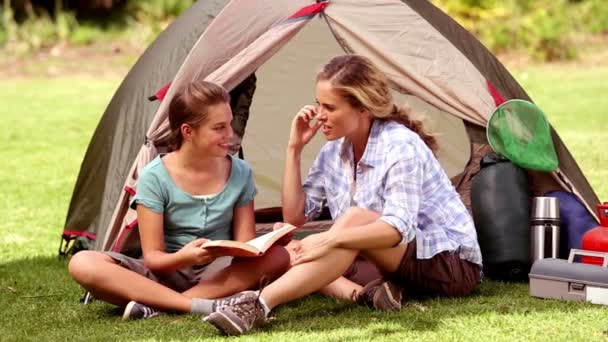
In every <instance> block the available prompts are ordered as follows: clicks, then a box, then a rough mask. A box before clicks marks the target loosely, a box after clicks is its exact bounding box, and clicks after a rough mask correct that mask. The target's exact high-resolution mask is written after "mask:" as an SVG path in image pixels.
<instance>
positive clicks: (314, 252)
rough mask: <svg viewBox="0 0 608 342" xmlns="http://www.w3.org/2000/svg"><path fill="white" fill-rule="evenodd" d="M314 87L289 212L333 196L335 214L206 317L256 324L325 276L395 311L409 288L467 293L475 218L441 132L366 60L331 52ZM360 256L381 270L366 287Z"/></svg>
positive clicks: (299, 140)
mask: <svg viewBox="0 0 608 342" xmlns="http://www.w3.org/2000/svg"><path fill="white" fill-rule="evenodd" d="M316 96H317V101H318V106H305V107H304V108H303V109H302V110H301V111H300V112H298V113H297V115H296V116H295V118H294V120H293V123H292V127H291V134H290V138H289V143H288V147H287V158H286V165H285V175H284V180H283V182H284V184H283V196H282V201H283V210H284V217H285V220H286V221H287V222H290V223H292V224H296V225H298V224H302V223H303V222H305V221H306V220H311V219H314V218H315V217H316V216H317V215H319V213H320V211H321V208H322V206H323V205H325V204H326V205H327V206H328V207H329V210H330V212H331V215H332V217H333V218H334V219H335V223H334V225H333V226H332V227H331V229H330V230H328V231H327V232H324V233H320V234H316V235H311V236H309V237H307V238H305V239H304V240H302V241H301V244H300V245H299V246H298V247H296V256H295V262H293V265H292V267H291V269H290V270H289V271H287V272H286V273H285V274H284V275H282V276H281V277H280V278H278V279H277V280H275V281H274V282H273V283H271V284H270V285H268V286H267V287H265V288H264V290H263V291H262V292H261V293H260V294H259V297H258V298H253V297H248V299H246V300H242V301H240V302H239V303H238V304H234V305H229V306H226V307H223V308H221V309H220V310H218V311H216V312H214V313H212V314H210V315H209V316H207V317H206V318H205V320H206V321H209V322H211V323H212V324H213V325H215V326H216V327H217V328H218V329H220V330H221V331H223V332H224V333H226V334H228V335H239V334H242V333H244V332H246V331H249V330H251V329H253V328H254V327H256V326H257V325H259V324H260V323H262V322H264V321H265V320H266V316H267V315H268V312H269V311H270V310H271V309H273V308H274V307H276V306H277V305H280V304H282V303H286V302H289V301H292V300H294V299H296V298H300V297H302V296H304V295H307V294H309V293H312V292H315V291H318V290H320V289H322V288H324V287H326V286H328V285H330V287H332V286H333V288H334V289H336V288H337V289H340V291H342V292H343V293H349V292H352V293H354V295H353V296H352V297H351V298H352V299H353V300H355V301H357V302H359V303H363V304H367V305H369V306H371V307H374V308H377V309H385V310H397V309H399V308H400V307H401V293H403V294H404V295H405V296H406V297H410V296H426V295H442V296H466V295H469V294H471V293H472V292H473V291H474V289H475V288H476V287H477V285H478V284H479V282H480V279H481V253H480V250H479V245H478V243H477V237H476V233H475V228H474V226H473V222H472V219H471V217H470V216H469V214H468V212H467V210H466V209H465V207H464V205H463V204H462V202H461V200H460V198H459V196H458V194H457V192H456V191H455V189H454V187H453V186H452V185H451V183H450V181H449V179H448V177H447V176H446V174H445V172H444V171H443V170H442V168H441V166H440V165H439V163H438V161H437V159H436V158H435V157H434V155H433V150H435V149H436V146H437V144H436V141H435V139H434V138H433V137H432V136H431V135H429V134H427V133H426V132H425V131H424V130H423V128H422V126H421V124H420V122H418V121H414V120H411V119H410V118H409V114H408V110H406V109H405V108H400V107H398V106H396V105H395V104H394V103H393V99H392V97H391V93H390V88H389V83H388V80H387V78H386V77H385V76H384V74H383V73H382V72H381V71H380V70H379V69H378V68H377V67H375V66H374V65H373V64H372V63H371V62H370V61H369V60H368V59H367V58H364V57H361V56H355V55H347V56H339V57H335V58H333V59H332V60H331V61H330V62H329V63H328V64H327V65H326V66H325V67H324V68H323V70H322V71H321V72H320V73H319V75H318V77H317V84H316ZM315 120H316V122H315ZM318 130H321V131H322V132H323V134H324V135H325V138H326V139H327V140H328V143H327V144H326V145H325V146H324V147H323V148H322V150H321V152H320V153H319V155H318V157H317V159H316V161H315V162H314V164H313V166H312V168H311V170H310V172H309V174H308V177H307V178H306V181H305V182H304V184H302V183H301V176H300V171H299V170H300V157H301V152H302V149H303V148H304V146H305V145H306V144H307V143H308V142H309V141H310V140H311V138H312V137H313V136H314V135H315V134H316V133H317V131H318ZM358 255H363V256H364V257H365V258H366V259H367V260H369V261H371V262H373V263H374V264H375V265H376V266H377V267H378V268H379V269H380V270H381V271H382V272H383V274H384V278H383V279H379V280H377V281H374V282H372V283H370V284H368V285H366V286H365V287H361V286H360V285H357V284H355V283H353V282H350V281H349V280H347V279H345V278H342V277H341V275H342V274H343V273H344V271H345V270H346V269H347V268H348V267H349V265H351V264H352V263H353V261H354V260H355V258H356V257H357V256H358ZM237 296H238V295H237Z"/></svg>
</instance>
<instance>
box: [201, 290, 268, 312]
mask: <svg viewBox="0 0 608 342" xmlns="http://www.w3.org/2000/svg"><path fill="white" fill-rule="evenodd" d="M257 298H258V293H257V292H256V291H243V292H239V293H237V294H235V295H232V296H228V297H223V298H218V299H216V300H214V301H213V305H212V310H211V312H215V311H218V310H219V309H222V308H225V307H228V306H232V305H236V304H239V303H242V302H246V301H248V300H251V299H257Z"/></svg>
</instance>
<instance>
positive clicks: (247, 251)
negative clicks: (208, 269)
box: [201, 224, 296, 257]
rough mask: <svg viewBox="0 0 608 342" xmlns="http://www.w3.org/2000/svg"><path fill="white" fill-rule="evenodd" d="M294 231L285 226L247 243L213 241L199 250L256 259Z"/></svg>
mask: <svg viewBox="0 0 608 342" xmlns="http://www.w3.org/2000/svg"><path fill="white" fill-rule="evenodd" d="M294 229H296V227H295V226H292V225H290V224H285V225H284V226H283V227H281V228H279V229H277V230H274V231H272V232H270V233H267V234H264V235H262V236H258V237H257V238H255V239H253V240H249V241H247V242H240V241H232V240H213V241H208V242H206V243H204V244H203V245H202V246H201V248H205V249H206V250H208V251H210V252H212V253H214V254H217V255H228V256H235V257H258V256H261V255H263V254H264V253H266V251H267V250H268V248H270V247H271V246H272V245H273V244H274V243H275V242H277V241H278V240H279V239H281V238H282V237H283V236H285V235H287V234H289V233H290V232H291V231H293V230H294Z"/></svg>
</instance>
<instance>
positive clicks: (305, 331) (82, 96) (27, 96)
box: [0, 66, 608, 341]
mask: <svg viewBox="0 0 608 342" xmlns="http://www.w3.org/2000/svg"><path fill="white" fill-rule="evenodd" d="M515 76H516V77H517V78H518V79H519V80H520V81H521V82H522V84H523V85H524V86H525V88H526V89H527V90H528V93H529V94H530V95H531V96H532V98H533V99H535V100H536V102H537V103H538V104H539V105H540V106H541V108H543V109H544V110H545V112H546V113H547V114H548V116H549V119H550V121H551V122H552V123H553V124H554V126H555V127H556V128H557V130H558V131H559V132H560V135H561V136H562V139H563V140H564V141H565V142H566V144H567V145H568V146H569V148H570V151H571V152H572V153H573V154H574V156H575V158H577V160H578V161H579V165H580V166H581V168H582V169H583V171H584V173H585V174H586V175H587V177H588V178H589V180H590V182H591V184H592V185H593V187H594V189H595V190H596V192H597V193H598V195H599V196H600V198H602V199H604V200H608V183H607V182H606V179H608V168H607V166H608V157H607V156H606V153H605V151H606V150H607V148H606V147H605V146H603V145H604V144H605V143H606V141H608V113H606V108H608V96H606V94H605V91H606V90H607V89H606V86H605V85H604V84H605V80H606V79H608V68H606V67H604V68H595V69H577V68H573V67H564V66H562V67H535V68H533V69H531V70H519V71H518V72H516V73H515ZM118 84H119V80H118V79H111V80H98V79H83V78H74V79H70V78H65V79H54V80H42V79H41V80H32V79H28V80H0V100H1V102H2V104H3V105H2V107H0V126H1V127H2V128H1V131H0V132H1V133H0V144H1V145H2V146H3V148H2V150H0V157H1V159H2V161H3V164H4V165H3V167H2V168H1V169H0V184H2V196H1V199H0V201H1V203H2V205H1V206H0V217H1V218H2V223H1V224H0V245H1V246H2V247H1V249H0V307H1V308H2V310H1V311H0V340H2V341H27V340H32V341H34V340H35V341H40V340H43V341H66V340H75V341H79V340H87V341H97V340H145V341H159V340H163V341H164V340H180V341H181V340H184V341H186V340H206V339H218V340H219V339H222V340H223V338H222V337H219V336H218V334H217V332H216V331H215V330H214V329H213V328H212V327H211V326H209V325H207V324H205V323H202V322H201V321H200V317H197V316H195V315H183V316H176V315H167V316H164V317H159V318H157V319H154V320H149V321H142V322H127V323H124V322H121V321H120V319H119V313H120V311H119V310H117V309H114V308H112V307H111V306H109V305H105V304H103V303H100V302H94V303H93V304H91V305H88V306H82V305H80V304H79V303H78V299H79V298H80V297H81V295H82V291H81V290H80V289H79V287H78V286H76V285H75V284H74V283H73V282H72V281H71V280H70V278H69V276H68V274H67V272H66V261H65V260H61V259H59V258H57V248H58V246H59V239H60V233H61V229H62V227H63V223H64V220H65V214H66V211H67V207H68V204H69V199H70V196H71V192H72V189H73V185H74V182H75V180H76V176H77V172H78V169H79V165H80V162H81V160H82V157H83V155H84V152H85V149H86V147H87V144H88V141H89V139H90V137H91V135H92V132H93V130H94V128H95V126H96V124H97V121H98V120H99V117H100V115H101V114H102V112H103V109H104V108H105V106H106V104H107V103H108V101H109V99H110V97H111V96H112V94H113V92H114V90H115V89H116V87H117V86H118ZM527 291H528V288H527V284H505V283H500V282H494V281H486V282H484V284H483V285H482V286H481V288H480V291H479V293H478V294H477V295H476V296H474V297H472V298H467V299H442V300H427V301H421V302H410V303H409V304H408V305H407V306H406V307H405V308H404V310H402V311H401V312H399V313H379V312H373V311H370V310H367V309H364V308H360V307H356V306H353V305H349V304H345V303H340V302H337V301H334V300H331V299H324V298H321V297H317V296H313V297H310V298H307V299H304V300H300V301H297V302H295V303H292V304H289V305H286V306H284V307H281V308H279V309H278V310H277V312H276V314H277V318H276V319H275V320H274V321H272V323H271V324H270V327H269V328H266V329H262V330H261V331H260V332H258V333H257V334H253V335H248V336H245V337H243V338H242V339H243V340H262V339H263V340H266V339H274V340H281V341H284V340H291V341H295V340H302V341H317V340H319V341H329V340H331V341H335V340H371V339H374V340H379V341H380V340H382V341H384V340H387V341H388V340H419V341H420V340H422V341H425V340H442V341H443V340H458V341H461V340H467V341H470V340H474V341H488V340H492V341H503V340H504V341H507V340H509V341H510V340H543V341H545V340H564V341H565V340H586V341H589V340H605V339H606V338H608V324H607V323H606V320H605V317H606V314H605V308H604V307H601V306H594V305H590V304H584V303H571V302H560V301H549V300H539V299H533V298H530V297H529V296H528V292H527Z"/></svg>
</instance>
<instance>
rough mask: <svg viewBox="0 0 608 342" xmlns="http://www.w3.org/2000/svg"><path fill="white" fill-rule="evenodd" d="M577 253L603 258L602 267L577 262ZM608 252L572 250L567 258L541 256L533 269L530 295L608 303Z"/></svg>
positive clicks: (531, 271)
mask: <svg viewBox="0 0 608 342" xmlns="http://www.w3.org/2000/svg"><path fill="white" fill-rule="evenodd" d="M577 255H579V256H580V255H583V256H595V257H601V258H602V259H603V263H602V264H601V266H595V265H588V264H581V263H574V262H573V261H574V257H575V256H577ZM607 265H608V253H602V252H592V251H584V250H580V249H573V250H571V251H570V256H569V257H568V260H564V259H542V260H538V261H536V262H535V263H534V265H532V269H531V270H530V275H529V276H530V296H532V297H539V298H551V299H562V300H573V301H587V302H591V303H593V304H603V305H608V268H606V266H607Z"/></svg>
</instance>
